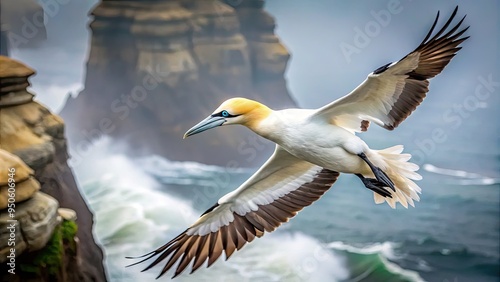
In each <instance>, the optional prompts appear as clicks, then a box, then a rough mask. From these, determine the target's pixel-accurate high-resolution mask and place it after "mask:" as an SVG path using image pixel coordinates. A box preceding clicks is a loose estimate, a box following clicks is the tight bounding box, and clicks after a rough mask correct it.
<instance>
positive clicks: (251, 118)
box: [184, 98, 272, 138]
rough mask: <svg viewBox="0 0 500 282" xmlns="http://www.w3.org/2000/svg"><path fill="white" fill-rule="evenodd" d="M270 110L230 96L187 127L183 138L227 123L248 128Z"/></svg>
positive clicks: (256, 123) (251, 101)
mask: <svg viewBox="0 0 500 282" xmlns="http://www.w3.org/2000/svg"><path fill="white" fill-rule="evenodd" d="M271 112H272V110H271V109H269V108H268V107H266V106H265V105H263V104H261V103H259V102H256V101H253V100H250V99H245V98H231V99H229V100H226V101H225V102H223V103H222V104H221V105H220V106H219V107H218V108H217V109H216V110H215V111H214V112H213V113H212V114H211V115H210V116H208V117H207V118H206V119H204V120H202V121H201V122H200V123H198V124H197V125H195V126H193V127H192V128H191V129H189V130H188V131H187V132H186V134H184V138H186V137H188V136H191V135H194V134H197V133H200V132H203V131H205V130H208V129H210V128H214V127H217V126H222V125H228V124H241V125H244V126H246V127H248V128H250V129H255V127H256V126H257V125H258V124H259V123H260V121H262V120H263V119H265V118H266V117H267V116H269V114H270V113H271Z"/></svg>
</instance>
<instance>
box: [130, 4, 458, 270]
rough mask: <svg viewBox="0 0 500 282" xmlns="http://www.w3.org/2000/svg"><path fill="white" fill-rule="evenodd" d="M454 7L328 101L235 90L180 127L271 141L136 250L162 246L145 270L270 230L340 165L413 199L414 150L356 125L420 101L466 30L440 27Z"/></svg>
mask: <svg viewBox="0 0 500 282" xmlns="http://www.w3.org/2000/svg"><path fill="white" fill-rule="evenodd" d="M457 10H458V7H457V8H455V10H454V11H453V13H452V15H451V16H450V18H449V19H448V21H447V22H446V23H445V24H444V26H443V27H442V28H441V29H440V30H439V31H438V32H437V33H436V34H435V35H434V36H432V33H433V31H434V28H435V27H436V24H437V22H438V19H439V12H438V14H437V16H436V19H435V21H434V23H433V25H432V27H431V29H430V31H429V32H428V34H427V35H426V36H425V38H424V40H423V41H422V43H421V44H420V45H419V46H418V47H417V48H416V49H415V50H414V51H412V52H411V53H409V54H408V55H406V56H404V57H403V58H402V59H401V60H399V61H397V62H394V63H389V64H386V65H384V66H382V67H380V68H378V69H376V70H375V71H373V72H372V73H370V74H369V75H368V77H367V78H366V80H365V81H363V82H362V83H361V84H360V85H359V86H358V87H357V88H356V89H354V90H353V91H352V92H351V93H349V94H347V95H346V96H344V97H342V98H340V99H338V100H336V101H334V102H332V103H330V104H328V105H326V106H324V107H321V108H319V109H314V110H312V109H286V110H280V111H274V110H272V109H270V108H268V107H267V106H265V105H263V104H261V103H259V102H256V101H252V100H248V99H244V98H232V99H229V100H227V101H225V102H223V103H222V104H221V105H220V106H219V107H218V108H217V109H216V110H215V111H214V112H213V113H212V114H211V115H210V116H208V117H207V118H206V119H204V120H203V121H201V122H200V123H198V124H197V125H195V126H194V127H193V128H191V129H189V130H188V131H187V132H186V134H185V136H184V137H188V136H192V135H195V134H198V133H200V132H203V131H205V130H208V129H211V128H214V127H217V126H225V125H230V124H240V125H243V126H246V127H248V128H249V129H251V130H252V131H253V132H255V133H257V134H258V135H260V136H262V137H264V138H266V139H269V140H271V141H273V142H275V143H276V149H275V151H274V153H273V155H272V156H271V157H270V158H269V160H267V162H266V163H265V164H264V165H263V166H262V167H261V168H260V169H259V170H258V171H257V172H256V173H255V174H253V175H252V176H251V177H250V178H249V179H248V180H247V181H245V182H244V183H243V184H241V186H240V187H238V188H237V189H236V190H234V191H232V192H230V193H228V194H226V195H225V196H223V197H222V198H220V199H219V200H218V201H217V203H216V204H215V205H214V206H213V207H211V208H210V209H208V210H207V211H206V212H205V213H203V214H202V215H201V217H200V218H199V219H198V220H197V221H196V222H195V223H194V224H193V225H191V226H190V227H189V228H187V229H186V230H185V231H184V232H182V233H181V234H180V235H179V236H177V237H176V238H174V239H173V240H171V241H170V242H168V243H167V244H165V245H163V246H161V247H159V248H158V249H156V250H154V251H152V252H150V253H149V254H146V255H144V256H142V257H146V256H147V257H146V258H145V259H143V260H141V261H139V262H137V263H141V262H144V261H146V260H149V259H151V258H153V257H155V256H158V257H157V258H156V259H155V260H154V261H153V262H152V263H151V264H150V265H149V266H148V267H146V268H145V269H144V270H143V271H145V270H148V269H150V268H151V267H153V266H155V265H157V264H158V263H160V262H161V261H162V260H164V259H167V258H168V257H169V259H168V261H167V263H166V264H165V266H164V267H163V269H162V270H161V272H160V274H159V275H158V277H160V276H162V275H163V274H164V273H165V272H166V271H168V270H169V269H171V268H172V267H173V266H174V265H176V268H175V274H174V276H173V277H176V276H177V275H179V274H180V273H181V272H182V271H184V270H185V269H186V267H187V266H188V265H189V264H190V263H191V262H192V261H193V260H194V262H193V265H192V271H191V272H194V271H195V270H197V269H198V268H199V267H200V266H201V265H203V264H204V263H205V261H207V260H208V266H210V265H212V264H213V263H214V262H215V261H216V260H217V259H218V258H219V257H220V256H221V254H222V252H223V251H224V252H225V254H226V259H228V258H229V257H230V256H231V255H232V254H233V252H234V251H235V250H239V249H241V248H242V247H243V246H244V245H245V244H246V243H247V242H251V241H252V240H253V239H254V238H255V237H261V236H262V235H264V233H265V232H272V231H274V230H275V229H276V228H277V227H279V226H280V225H281V224H282V223H284V222H287V221H288V220H289V219H290V218H292V217H293V216H295V215H296V214H297V212H299V211H300V210H301V209H302V208H304V207H306V206H309V205H310V204H312V203H313V202H314V201H316V200H318V199H319V198H320V197H321V196H322V195H323V194H324V193H325V192H326V191H327V190H328V189H329V188H330V187H331V186H332V185H333V184H334V183H335V181H336V180H337V178H338V177H339V173H351V174H355V175H357V176H358V177H359V178H360V179H361V181H362V182H363V184H364V185H365V186H366V187H367V188H368V189H370V190H372V191H373V192H374V199H375V202H376V203H382V202H384V201H386V202H387V203H388V204H389V205H390V206H391V207H392V208H395V205H396V203H397V202H399V203H400V204H401V205H403V206H404V207H406V208H407V207H408V204H409V205H411V206H414V201H418V200H419V196H418V194H419V193H420V192H421V189H420V188H419V187H418V186H417V185H416V184H415V183H414V182H413V181H412V180H419V179H421V176H420V175H419V174H417V173H416V171H417V170H418V166H417V165H415V164H413V163H410V162H408V160H409V159H410V157H411V156H410V155H409V154H401V152H402V150H403V146H401V145H400V146H394V147H391V148H387V149H383V150H373V149H370V148H369V147H368V145H367V144H366V143H365V142H364V141H363V140H361V139H360V138H359V137H358V136H356V135H355V133H357V132H363V131H366V130H367V129H368V127H369V125H370V122H374V123H375V124H377V125H379V126H382V127H383V128H385V129H388V130H393V129H394V128H396V127H397V126H398V125H399V124H400V123H401V122H403V121H404V120H405V119H406V118H407V117H408V116H409V115H410V114H411V113H412V112H413V111H414V110H415V108H416V107H417V106H418V105H419V104H420V103H421V102H422V100H423V99H424V98H425V96H426V93H427V92H428V86H429V79H430V78H432V77H434V76H436V75H437V74H439V73H440V72H441V71H442V70H443V69H444V67H445V66H446V65H447V64H448V63H449V62H450V60H451V59H452V58H453V57H454V56H455V54H456V52H457V51H458V50H460V49H461V47H458V46H459V45H460V44H461V43H462V42H463V41H465V40H466V39H467V38H468V37H461V36H462V35H463V34H464V32H465V31H466V30H467V29H468V27H466V28H464V29H462V30H460V31H457V30H458V29H459V27H460V25H461V24H462V22H463V21H464V19H465V16H464V17H463V18H462V19H461V20H460V21H459V22H458V23H457V24H456V25H455V26H454V27H453V28H451V30H449V31H448V32H446V30H447V29H448V27H449V26H450V23H451V22H452V21H453V19H454V18H455V15H456V14H457ZM445 32H446V33H445ZM444 33H445V34H444ZM431 36H432V37H431ZM137 263H134V264H137ZM134 264H133V265H134Z"/></svg>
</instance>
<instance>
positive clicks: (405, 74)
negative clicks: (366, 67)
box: [313, 6, 469, 132]
mask: <svg viewBox="0 0 500 282" xmlns="http://www.w3.org/2000/svg"><path fill="white" fill-rule="evenodd" d="M457 11H458V6H457V8H455V10H454V11H453V13H452V14H451V16H450V18H449V19H448V20H447V21H446V23H445V24H444V26H443V27H442V28H441V29H440V30H439V31H438V32H437V33H436V34H435V35H434V36H432V34H433V31H434V28H435V27H436V24H437V22H438V19H439V12H438V15H437V16H436V20H435V21H434V24H433V25H432V27H431V29H430V31H429V33H427V36H425V38H424V40H423V41H422V43H421V44H420V45H419V46H418V47H417V48H416V49H415V50H414V51H412V52H410V53H409V54H408V55H406V56H404V57H403V58H402V59H401V60H399V61H397V62H395V63H389V64H386V65H384V66H382V67H380V68H378V69H376V70H375V71H373V72H372V73H370V74H369V75H368V77H367V78H366V79H365V81H363V82H362V83H361V84H360V85H359V86H358V87H356V89H354V90H353V91H351V93H349V94H347V95H346V96H344V97H342V98H340V99H337V100H336V101H334V102H332V103H330V104H328V105H326V106H324V107H322V108H320V109H318V110H317V112H316V113H315V114H314V115H313V118H320V119H322V120H326V121H328V122H330V123H332V124H335V125H337V126H341V127H343V128H345V129H348V130H350V131H352V132H361V131H366V130H367V129H368V126H369V122H370V121H373V122H375V123H376V124H378V125H380V126H382V127H384V128H385V129H388V130H393V129H394V128H396V127H397V126H398V125H399V124H400V123H402V122H403V121H404V120H405V119H406V118H407V117H408V116H409V115H410V114H411V113H412V112H413V111H414V110H415V109H416V108H417V107H418V105H420V103H421V102H422V101H423V99H424V98H425V96H426V95H427V92H428V91H429V88H428V86H429V79H431V78H433V77H434V76H436V75H438V74H439V73H441V71H442V70H443V69H444V68H445V67H446V65H448V63H449V62H450V60H451V59H452V58H453V57H454V56H455V55H456V53H457V52H458V51H459V50H460V49H461V47H460V46H459V45H460V44H461V43H462V42H464V41H465V40H467V38H469V37H468V36H465V37H462V35H463V34H464V33H465V31H466V30H467V29H468V27H466V28H464V29H462V30H459V28H460V26H461V24H462V22H463V21H464V19H465V16H464V17H463V18H462V19H461V20H460V21H459V22H458V23H457V24H456V25H455V26H453V27H452V28H451V29H450V30H449V31H448V32H446V30H447V29H448V28H449V26H450V24H451V23H452V21H453V19H454V18H455V16H456V14H457ZM431 36H432V37H431Z"/></svg>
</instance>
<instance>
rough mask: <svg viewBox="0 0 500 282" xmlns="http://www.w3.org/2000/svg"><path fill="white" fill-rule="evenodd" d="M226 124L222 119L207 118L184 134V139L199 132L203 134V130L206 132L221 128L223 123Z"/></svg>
mask: <svg viewBox="0 0 500 282" xmlns="http://www.w3.org/2000/svg"><path fill="white" fill-rule="evenodd" d="M225 122H226V119H225V118H223V117H213V116H209V117H207V118H206V119H204V120H202V121H200V122H199V123H198V124H197V125H195V126H193V127H191V129H189V130H188V131H187V132H186V133H185V134H184V139H186V137H189V136H191V135H195V134H198V133H200V132H203V131H205V130H208V129H210V128H214V127H217V126H221V125H222V124H223V123H225Z"/></svg>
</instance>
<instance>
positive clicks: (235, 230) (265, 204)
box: [138, 146, 339, 277]
mask: <svg viewBox="0 0 500 282" xmlns="http://www.w3.org/2000/svg"><path fill="white" fill-rule="evenodd" d="M338 176H339V173H338V172H336V171H331V170H328V169H324V168H322V167H319V166H316V165H313V164H311V163H309V162H306V161H303V160H300V159H298V158H296V157H294V156H292V155H291V154H290V153H288V152H287V151H286V150H284V149H283V148H281V147H280V146H276V150H275V152H274V154H273V155H272V156H271V158H270V159H269V160H268V161H267V162H266V163H265V164H264V165H263V166H262V167H261V168H260V169H259V170H258V171H257V172H256V173H255V174H254V175H253V176H252V177H250V178H249V179H248V180H247V181H246V182H245V183H243V184H242V185H241V186H240V187H239V188H238V189H236V190H234V191H233V192H231V193H228V194H226V195H225V196H223V197H222V198H220V199H219V201H218V202H217V204H215V205H214V206H213V207H212V208H210V209H209V210H208V211H206V212H205V213H204V214H202V216H201V217H200V218H199V219H198V220H197V221H196V222H195V223H194V224H193V225H191V227H189V228H188V229H187V230H186V231H184V232H183V233H181V234H180V235H179V236H177V237H176V238H174V239H173V240H171V241H170V242H168V243H167V244H165V245H163V246H161V247H160V248H158V249H156V250H155V251H153V252H151V253H149V254H146V255H145V256H148V257H147V258H145V259H144V260H142V261H140V262H138V263H141V262H143V261H145V260H148V259H151V258H153V257H155V256H157V255H159V256H158V257H157V258H156V260H155V261H153V262H152V263H151V264H150V265H149V266H148V267H146V269H144V270H147V269H150V268H151V267H153V266H155V265H156V264H158V263H159V262H160V261H162V260H164V259H166V258H168V257H170V258H169V260H168V261H167V263H166V264H165V266H164V267H163V269H162V271H161V272H160V275H159V276H158V277H160V276H161V275H163V274H164V273H165V272H167V271H168V270H169V269H170V268H172V266H174V264H176V263H177V262H178V264H177V268H176V271H175V275H174V277H175V276H177V275H179V274H180V273H181V272H182V271H183V270H184V269H185V268H186V267H187V266H188V265H189V264H190V263H191V261H193V260H194V263H193V266H192V271H191V272H194V271H195V270H196V269H198V268H199V267H200V266H201V265H202V264H203V263H204V262H205V261H206V260H207V259H208V266H210V265H212V263H214V262H215V260H217V258H219V257H220V255H221V254H222V251H224V252H225V253H226V259H227V258H229V257H230V256H231V254H233V252H234V251H235V250H239V249H241V248H242V247H243V246H244V245H245V244H246V243H247V242H251V241H252V240H253V239H254V238H255V237H261V236H262V235H264V232H266V231H267V232H272V231H274V230H275V229H276V228H277V227H279V226H280V225H281V224H282V223H284V222H287V221H288V220H289V219H290V218H292V217H293V216H295V215H296V214H297V212H298V211H300V210H302V208H304V207H306V206H309V205H310V204H312V203H313V202H314V201H316V200H318V199H319V198H320V197H321V196H322V195H323V194H324V193H325V192H326V191H327V190H328V189H330V187H331V186H332V185H333V183H334V182H335V181H336V180H337V177H338Z"/></svg>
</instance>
